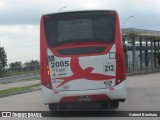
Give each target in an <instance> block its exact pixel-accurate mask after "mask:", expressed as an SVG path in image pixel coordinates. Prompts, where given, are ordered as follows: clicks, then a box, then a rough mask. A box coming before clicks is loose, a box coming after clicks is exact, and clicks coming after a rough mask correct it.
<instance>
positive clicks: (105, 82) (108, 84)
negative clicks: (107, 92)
mask: <svg viewBox="0 0 160 120" xmlns="http://www.w3.org/2000/svg"><path fill="white" fill-rule="evenodd" d="M104 84H105V85H106V87H112V81H104Z"/></svg>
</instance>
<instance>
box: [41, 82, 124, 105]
mask: <svg viewBox="0 0 160 120" xmlns="http://www.w3.org/2000/svg"><path fill="white" fill-rule="evenodd" d="M41 92H42V96H43V102H44V104H50V103H61V102H78V100H79V99H80V98H82V97H83V96H87V97H88V96H89V97H91V98H93V97H97V98H99V99H95V100H99V101H104V100H107V98H108V100H122V101H123V100H124V99H126V96H127V91H126V80H124V81H123V82H121V83H120V84H119V85H116V86H115V87H114V88H110V89H109V88H108V89H96V90H84V91H53V90H51V89H48V88H47V87H45V86H43V85H41ZM65 98H66V101H65ZM76 100H77V101H76ZM85 100H87V99H85ZM88 100H89V99H88Z"/></svg>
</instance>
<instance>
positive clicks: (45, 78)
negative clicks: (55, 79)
mask: <svg viewBox="0 0 160 120" xmlns="http://www.w3.org/2000/svg"><path fill="white" fill-rule="evenodd" d="M41 84H42V85H44V86H45V87H47V88H49V89H52V84H51V78H50V69H49V66H48V62H47V60H45V61H44V63H43V68H42V69H41Z"/></svg>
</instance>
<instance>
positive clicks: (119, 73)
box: [116, 53, 126, 85]
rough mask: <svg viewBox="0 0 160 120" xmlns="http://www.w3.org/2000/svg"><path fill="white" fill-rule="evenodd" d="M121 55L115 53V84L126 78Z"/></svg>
mask: <svg viewBox="0 0 160 120" xmlns="http://www.w3.org/2000/svg"><path fill="white" fill-rule="evenodd" d="M122 57H123V56H121V55H120V54H118V53H117V54H116V85H118V84H120V83H121V82H122V81H124V80H125V79H126V71H125V65H124V60H123V58H122Z"/></svg>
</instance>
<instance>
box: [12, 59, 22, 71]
mask: <svg viewBox="0 0 160 120" xmlns="http://www.w3.org/2000/svg"><path fill="white" fill-rule="evenodd" d="M9 69H10V70H14V71H18V72H20V71H21V70H22V62H21V61H16V62H12V63H10V64H9Z"/></svg>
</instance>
